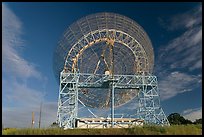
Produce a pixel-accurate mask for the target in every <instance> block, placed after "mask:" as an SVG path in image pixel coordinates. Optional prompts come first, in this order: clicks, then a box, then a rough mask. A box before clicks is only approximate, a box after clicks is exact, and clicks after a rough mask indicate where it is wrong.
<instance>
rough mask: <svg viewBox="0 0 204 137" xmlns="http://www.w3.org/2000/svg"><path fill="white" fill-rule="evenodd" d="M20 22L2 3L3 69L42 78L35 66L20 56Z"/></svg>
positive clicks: (21, 75)
mask: <svg viewBox="0 0 204 137" xmlns="http://www.w3.org/2000/svg"><path fill="white" fill-rule="evenodd" d="M21 34H22V22H21V21H20V20H19V18H18V17H17V16H16V15H15V14H14V13H13V12H12V11H11V10H10V9H9V8H8V7H7V5H5V4H4V3H3V4H2V62H3V71H5V72H6V73H10V74H11V73H13V74H14V75H15V76H17V77H21V78H29V77H35V78H38V79H41V78H42V75H41V73H40V72H39V71H37V70H36V68H35V66H34V65H33V64H32V63H30V62H29V61H27V60H26V59H24V58H22V57H21V55H20V54H19V49H22V47H24V41H23V40H22V38H21Z"/></svg>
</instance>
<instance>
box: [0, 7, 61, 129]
mask: <svg viewBox="0 0 204 137" xmlns="http://www.w3.org/2000/svg"><path fill="white" fill-rule="evenodd" d="M22 24H23V23H22V22H21V21H20V19H19V18H18V17H17V16H16V15H15V14H14V12H13V11H11V10H10V9H9V8H8V6H7V5H5V4H4V3H3V4H2V62H3V64H2V69H3V77H2V104H3V106H2V121H3V125H4V127H30V126H31V114H32V112H35V117H36V118H38V117H39V107H40V102H43V104H44V107H43V108H44V109H43V113H42V120H43V119H44V120H43V122H42V126H44V127H45V126H49V125H50V124H51V123H52V122H54V121H55V120H56V116H57V114H56V113H57V110H56V109H57V103H56V102H48V101H46V100H45V94H44V93H43V92H45V91H44V89H42V88H44V86H46V82H47V80H46V77H45V76H43V75H42V74H41V72H39V71H38V70H37V69H36V67H35V65H34V64H33V63H32V62H30V61H28V60H26V59H25V58H23V56H22V55H21V54H20V51H21V50H22V49H23V48H26V46H25V42H24V40H23V39H22V34H23V27H22ZM29 78H35V79H33V80H32V81H30V79H29ZM41 81H43V83H42V85H38V86H37V87H35V86H34V85H35V84H36V83H39V82H41ZM28 85H31V86H32V88H31V87H30V86H28ZM41 86H42V88H41ZM37 89H38V90H37ZM36 127H37V121H36Z"/></svg>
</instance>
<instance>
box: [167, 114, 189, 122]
mask: <svg viewBox="0 0 204 137" xmlns="http://www.w3.org/2000/svg"><path fill="white" fill-rule="evenodd" d="M167 119H168V120H169V123H170V124H171V125H181V124H192V122H191V121H190V120H188V119H185V118H184V117H183V116H181V115H180V114H179V113H172V114H170V115H169V116H168V117H167Z"/></svg>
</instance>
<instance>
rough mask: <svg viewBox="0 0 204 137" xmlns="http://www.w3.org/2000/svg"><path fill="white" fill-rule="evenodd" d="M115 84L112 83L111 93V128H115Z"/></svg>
mask: <svg viewBox="0 0 204 137" xmlns="http://www.w3.org/2000/svg"><path fill="white" fill-rule="evenodd" d="M114 90H115V87H114V82H113V83H112V91H111V127H112V128H113V127H114V104H115V103H114V94H115V93H114Z"/></svg>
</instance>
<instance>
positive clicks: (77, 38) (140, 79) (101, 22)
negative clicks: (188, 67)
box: [55, 13, 169, 129]
mask: <svg viewBox="0 0 204 137" xmlns="http://www.w3.org/2000/svg"><path fill="white" fill-rule="evenodd" d="M128 23H129V24H128ZM95 24H97V25H95ZM126 24H127V25H126ZM128 25H129V26H128ZM93 26H94V27H93ZM131 27H132V28H131ZM103 41H104V42H106V44H107V45H108V46H109V48H110V53H111V54H112V56H111V55H110V56H109V60H105V59H107V58H103V59H104V63H105V64H106V68H108V72H109V74H104V73H103V72H102V73H101V72H100V71H99V65H100V62H102V60H98V62H97V65H96V62H95V63H93V62H91V60H90V61H89V62H88V63H90V64H92V65H93V64H94V65H95V66H96V68H95V69H94V70H91V71H89V72H88V73H85V72H83V71H82V68H83V65H81V66H80V58H81V57H82V55H83V54H85V53H84V52H86V50H87V49H90V48H92V47H94V46H97V43H100V42H103ZM70 45H71V46H70ZM122 46H125V48H126V49H129V51H130V52H132V55H133V56H134V62H133V64H134V65H133V66H131V65H128V66H125V67H127V68H132V69H133V72H131V74H129V73H124V72H123V71H122V70H117V69H119V67H118V66H117V67H115V68H113V65H115V62H114V61H113V57H115V58H116V60H117V58H119V60H120V59H121V56H122V54H120V52H121V49H120V47H122ZM111 48H112V50H113V49H114V50H116V51H117V54H116V52H114V53H113V51H111ZM92 50H93V49H92ZM94 54H97V53H96V52H94ZM55 55H57V57H56V60H55V61H57V62H56V63H55V65H56V66H55V67H56V68H57V69H56V68H55V72H56V73H59V72H60V71H61V70H62V71H61V72H60V89H59V100H58V112H57V116H58V120H57V122H58V124H59V126H60V127H63V128H65V129H67V128H76V120H77V119H78V116H77V114H78V102H79V103H81V104H82V105H83V106H86V105H88V103H86V104H84V103H83V101H81V100H80V99H79V98H78V97H79V91H80V90H81V89H82V88H83V89H85V88H91V89H98V88H103V89H111V92H110V93H111V94H110V100H111V124H112V127H114V125H115V124H117V123H115V122H114V107H115V89H125V90H129V89H137V90H139V92H137V93H135V94H137V98H138V100H139V104H138V107H137V108H135V110H136V116H137V118H140V119H143V120H144V121H145V122H146V123H152V124H160V125H169V122H168V120H167V118H166V116H165V114H164V112H163V110H162V108H161V107H160V100H159V94H158V87H157V78H156V76H154V75H152V74H151V73H152V69H153V62H154V54H153V49H152V45H151V41H150V40H149V38H148V36H147V34H146V33H145V31H144V30H143V29H142V28H141V27H140V26H139V25H138V24H137V23H136V22H134V21H133V20H131V19H129V18H127V17H125V16H121V15H119V14H113V13H99V14H93V15H89V16H87V17H85V18H82V19H81V20H79V21H77V22H76V23H74V24H72V25H71V26H70V27H69V28H68V30H67V31H66V32H65V34H64V37H63V39H62V40H61V41H60V42H59V46H58V49H57V50H56V53H55ZM129 55H130V54H129ZM103 56H104V55H103ZM127 56H128V55H127ZM98 58H99V57H98ZM62 60H63V62H64V64H59V62H60V61H62ZM93 60H94V59H93ZM123 62H124V61H123ZM125 62H127V60H126V61H125ZM116 65H117V64H116ZM62 66H63V68H62ZM103 67H104V66H103ZM125 70H126V69H125ZM114 72H116V73H118V74H114ZM128 72H129V71H128ZM88 99H89V98H88ZM89 111H90V110H89ZM90 112H91V111H90ZM91 113H92V112H91ZM92 114H93V113H92ZM93 115H94V114H93ZM94 116H95V117H97V116H96V115H94ZM130 124H131V123H130Z"/></svg>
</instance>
